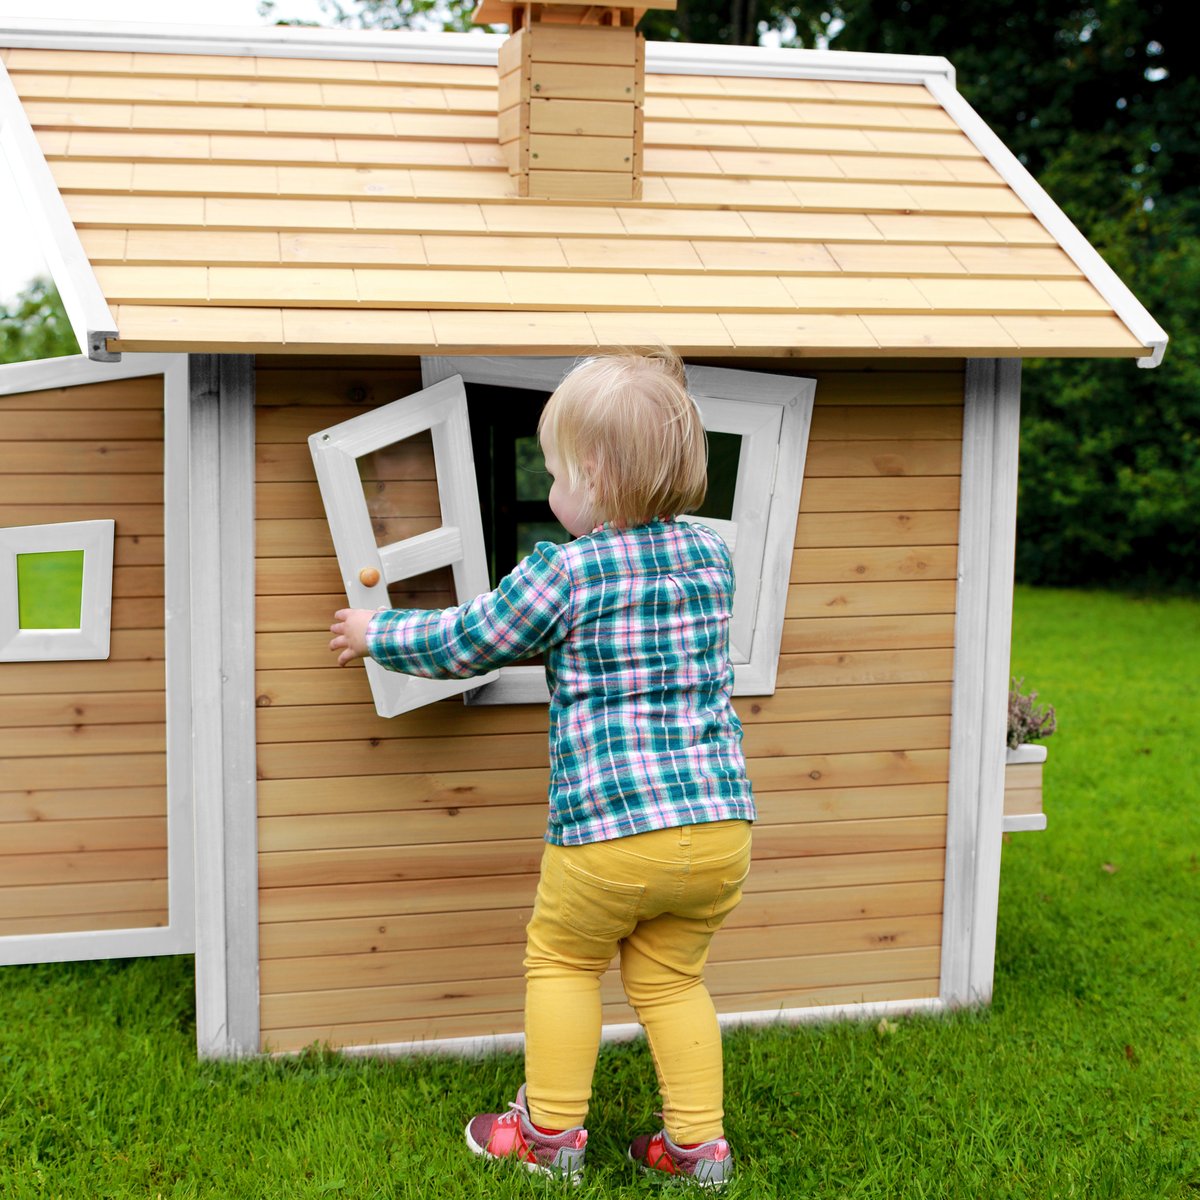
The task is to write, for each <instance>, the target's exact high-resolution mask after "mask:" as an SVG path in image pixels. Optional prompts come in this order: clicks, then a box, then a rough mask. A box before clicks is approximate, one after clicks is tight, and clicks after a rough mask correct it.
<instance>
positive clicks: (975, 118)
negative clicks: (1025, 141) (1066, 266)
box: [925, 76, 1167, 367]
mask: <svg viewBox="0 0 1200 1200" xmlns="http://www.w3.org/2000/svg"><path fill="white" fill-rule="evenodd" d="M925 86H926V87H927V88H929V90H930V92H931V93H932V94H933V95H934V96H935V97H936V98H937V99H938V101H940V103H941V105H942V107H943V108H944V109H945V110H946V112H948V113H949V114H950V116H952V117H953V118H954V120H955V122H956V123H957V124H958V126H959V128H960V129H961V130H962V131H963V133H965V134H966V135H967V137H969V138H970V139H971V141H972V143H973V144H974V145H975V147H976V149H978V150H979V151H980V152H981V153H982V154H983V156H984V157H985V158H986V159H987V160H988V162H990V163H991V164H992V166H993V167H995V168H996V170H997V171H999V172H1000V175H1001V177H1002V178H1003V179H1004V182H1005V183H1007V184H1008V185H1009V187H1011V188H1012V190H1013V191H1014V192H1016V194H1017V195H1018V196H1019V197H1020V198H1021V200H1022V202H1023V203H1024V204H1025V205H1026V207H1027V208H1028V209H1029V211H1030V212H1031V213H1033V215H1034V216H1035V217H1037V219H1038V220H1039V221H1041V223H1042V224H1043V225H1044V226H1045V227H1046V229H1047V231H1048V232H1049V233H1050V234H1051V235H1052V236H1053V237H1054V239H1055V241H1057V242H1058V244H1059V245H1060V246H1061V247H1062V248H1063V250H1065V251H1066V253H1067V254H1068V255H1069V256H1070V258H1071V260H1072V261H1073V262H1074V263H1075V265H1076V266H1077V267H1078V268H1079V269H1080V270H1081V271H1082V272H1083V273H1084V274H1085V275H1086V276H1087V278H1088V281H1089V282H1090V283H1091V284H1092V286H1093V287H1094V288H1095V289H1096V290H1097V291H1098V292H1099V293H1100V295H1101V296H1103V297H1104V299H1105V300H1106V301H1107V302H1108V303H1109V304H1110V305H1111V306H1112V309H1113V311H1114V312H1115V313H1116V314H1117V316H1118V317H1119V318H1120V319H1121V320H1122V321H1123V322H1124V323H1125V325H1126V327H1127V328H1128V329H1129V332H1130V333H1132V334H1133V336H1134V337H1135V338H1137V340H1138V341H1139V342H1141V343H1142V345H1143V346H1149V347H1150V348H1151V349H1152V350H1153V353H1152V354H1151V355H1149V356H1148V357H1145V358H1139V359H1138V360H1137V365H1138V366H1139V367H1157V366H1158V364H1159V363H1160V362H1162V359H1163V353H1164V351H1165V350H1166V348H1167V334H1166V331H1165V330H1164V329H1163V327H1162V326H1161V325H1160V324H1159V323H1158V322H1157V321H1156V320H1155V319H1154V318H1153V317H1152V316H1151V315H1150V314H1149V312H1147V311H1146V308H1145V307H1144V306H1143V305H1142V303H1141V301H1140V300H1138V298H1137V297H1136V296H1135V295H1134V294H1133V293H1132V292H1131V291H1130V290H1129V289H1128V288H1127V287H1126V286H1125V284H1123V283H1122V282H1121V280H1120V279H1118V278H1117V273H1116V272H1115V271H1114V270H1113V269H1112V267H1110V266H1109V265H1108V263H1106V262H1105V261H1104V259H1103V258H1101V257H1100V252H1099V251H1098V250H1097V249H1096V248H1095V247H1094V246H1093V245H1092V244H1091V242H1089V241H1088V240H1087V238H1085V237H1084V236H1083V234H1082V233H1080V232H1079V230H1078V229H1076V227H1075V225H1074V224H1073V223H1072V221H1071V219H1070V217H1068V216H1067V214H1066V213H1065V212H1063V210H1062V209H1061V208H1059V207H1058V205H1057V204H1055V203H1054V201H1053V200H1052V199H1051V198H1050V196H1049V194H1048V193H1047V192H1046V190H1045V189H1044V188H1043V187H1042V185H1041V184H1040V183H1038V181H1037V180H1036V179H1034V177H1033V176H1032V175H1031V174H1030V173H1029V171H1028V169H1027V168H1026V167H1025V165H1024V164H1023V163H1022V162H1021V160H1020V159H1019V158H1017V156H1016V155H1015V154H1014V153H1013V152H1012V151H1011V150H1010V149H1009V148H1008V147H1007V146H1006V145H1005V144H1004V143H1003V142H1002V141H1001V140H1000V139H999V138H998V137H997V136H996V135H995V134H994V133H993V132H992V131H991V129H989V128H988V125H987V123H986V122H985V121H984V120H983V118H982V117H981V116H980V115H979V114H978V113H977V112H976V111H975V110H974V109H973V108H972V107H971V106H970V104H968V103H967V101H966V99H965V98H964V97H963V95H962V94H961V93H960V92H959V91H957V90H956V89H955V87H954V85H953V84H951V83H949V82H947V81H946V80H943V79H938V78H936V77H933V76H931V77H930V78H929V79H928V80H926V84H925Z"/></svg>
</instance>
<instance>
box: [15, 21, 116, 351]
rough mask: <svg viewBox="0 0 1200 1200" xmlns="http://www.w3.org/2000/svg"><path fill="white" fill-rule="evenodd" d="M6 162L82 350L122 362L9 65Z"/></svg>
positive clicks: (101, 299) (108, 315)
mask: <svg viewBox="0 0 1200 1200" xmlns="http://www.w3.org/2000/svg"><path fill="white" fill-rule="evenodd" d="M0 40H2V39H0ZM0 160H3V161H4V162H5V163H7V166H8V169H9V172H10V173H11V174H12V177H13V183H14V186H15V189H16V194H17V196H18V198H19V199H20V200H21V203H22V205H23V207H24V209H25V215H26V218H27V220H28V222H29V226H30V229H31V230H32V233H33V240H34V241H35V242H37V245H38V248H39V249H40V250H41V252H42V255H43V257H44V258H45V260H46V265H47V266H48V267H49V268H50V274H51V276H52V277H53V279H54V282H55V284H56V285H57V286H58V291H59V295H60V296H62V301H63V307H64V308H65V309H66V310H67V319H68V320H69V321H70V322H71V328H72V330H73V331H74V333H75V340H76V341H77V342H78V343H79V348H80V349H81V350H82V351H83V352H84V354H86V355H87V356H88V357H89V358H91V359H95V360H96V361H97V362H116V361H118V360H119V359H120V355H119V354H114V353H113V352H112V351H110V350H109V349H108V339H109V338H110V337H116V336H117V326H116V322H115V321H114V320H113V316H112V313H111V312H110V311H109V308H108V302H107V301H106V300H105V299H104V293H103V292H102V291H101V290H100V285H99V283H97V281H96V275H95V272H94V271H93V270H92V264H91V263H90V262H89V261H88V257H87V255H86V254H85V253H84V250H83V246H82V244H81V243H80V241H79V234H78V233H76V232H75V224H74V222H73V221H72V220H71V217H70V214H69V213H68V212H67V206H66V205H65V204H64V203H63V198H62V196H61V195H60V194H59V190H58V184H56V183H55V182H54V176H53V175H52V174H51V172H50V168H49V166H48V165H47V163H46V156H45V155H44V154H43V153H42V148H41V146H39V145H38V141H37V138H36V137H35V136H34V132H33V128H32V127H31V126H30V124H29V118H28V117H27V116H26V115H25V109H24V108H23V107H22V105H21V100H20V97H19V96H18V95H17V92H16V89H15V88H14V87H13V85H12V80H11V79H10V78H9V76H8V71H7V70H6V69H5V66H4V64H3V63H0ZM0 165H2V164H0ZM2 174H3V172H2V170H0V175H2Z"/></svg>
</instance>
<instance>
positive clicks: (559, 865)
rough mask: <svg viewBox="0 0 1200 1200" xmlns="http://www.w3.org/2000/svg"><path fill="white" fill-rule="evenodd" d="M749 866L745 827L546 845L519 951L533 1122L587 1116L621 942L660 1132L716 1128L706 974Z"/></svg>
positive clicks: (718, 1081) (703, 1137)
mask: <svg viewBox="0 0 1200 1200" xmlns="http://www.w3.org/2000/svg"><path fill="white" fill-rule="evenodd" d="M749 869H750V823H749V822H748V821H713V822H711V823H708V824H702V825H684V826H681V827H679V828H675V829H660V830H655V831H653V832H651V833H640V834H636V835H635V836H633V837H624V838H615V839H613V840H612V841H606V842H593V843H591V844H589V845H586V846H552V845H549V844H547V846H546V849H545V853H544V854H543V856H542V870H541V879H540V880H539V882H538V890H537V899H536V901H535V902H534V909H533V917H532V918H531V919H530V922H529V927H528V929H527V930H526V933H527V936H528V942H527V945H526V952H525V979H526V990H525V1083H526V1092H525V1095H526V1101H527V1103H528V1105H529V1113H530V1116H531V1117H532V1119H533V1122H534V1124H535V1125H540V1126H542V1127H543V1128H546V1129H569V1128H571V1127H572V1126H575V1125H582V1124H584V1121H585V1118H586V1117H587V1109H588V1101H589V1100H590V1098H591V1092H592V1073H593V1071H594V1070H595V1067H596V1056H597V1053H598V1052H599V1048H600V1024H601V1021H600V976H601V975H602V974H603V973H604V971H605V970H606V969H607V968H608V965H609V963H610V962H611V961H612V959H613V955H614V954H616V953H617V951H618V949H619V950H620V954H621V981H622V983H623V984H624V985H625V994H626V996H628V998H629V1003H630V1004H631V1005H632V1006H633V1008H634V1011H635V1012H636V1013H637V1015H638V1020H639V1021H640V1022H641V1023H642V1025H643V1027H644V1028H645V1030H646V1038H647V1040H648V1041H649V1043H650V1053H651V1055H652V1057H653V1059H654V1066H655V1070H656V1071H657V1073H658V1084H659V1088H660V1090H661V1093H662V1104H663V1121H664V1124H665V1125H666V1128H667V1133H669V1134H670V1136H671V1137H672V1138H673V1139H674V1140H675V1141H676V1142H683V1143H693V1142H705V1141H708V1140H709V1139H710V1138H716V1137H721V1136H722V1135H723V1132H724V1131H723V1127H722V1119H723V1117H724V1110H723V1093H724V1088H723V1080H722V1064H721V1032H720V1029H719V1027H718V1025H717V1016H716V1012H715V1011H714V1009H713V1003H712V999H711V998H710V996H709V994H708V990H707V989H706V988H705V986H704V979H703V971H704V963H705V960H706V959H707V958H708V945H709V942H710V941H711V939H712V935H713V934H714V933H715V932H716V930H717V929H718V927H719V926H720V925H721V922H722V921H724V920H725V918H726V917H727V916H728V915H729V913H730V912H732V911H733V909H734V907H735V906H736V905H737V903H738V901H739V900H740V899H741V896H742V883H743V881H744V880H745V878H746V874H747V872H748V871H749Z"/></svg>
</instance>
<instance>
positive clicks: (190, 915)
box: [0, 354, 196, 965]
mask: <svg viewBox="0 0 1200 1200" xmlns="http://www.w3.org/2000/svg"><path fill="white" fill-rule="evenodd" d="M159 374H161V375H162V376H163V393H164V395H163V402H164V417H165V431H164V481H163V508H164V512H163V520H164V526H165V532H166V534H167V537H166V547H165V552H166V568H165V583H166V655H167V662H166V667H167V924H166V925H163V926H155V927H146V928H137V929H104V930H81V931H78V932H72V933H50V934H17V935H13V936H10V937H4V938H0V965H10V964H16V963H41V962H77V961H83V960H92V959H101V958H140V957H146V956H149V955H158V954H190V953H191V952H192V951H193V950H194V949H195V945H196V926H195V887H194V883H193V867H192V795H191V765H190V764H191V728H190V713H191V697H190V696H189V695H188V694H187V689H186V679H187V670H188V655H189V645H188V640H189V639H188V628H187V607H186V602H185V601H186V595H187V589H188V559H187V546H186V542H184V543H183V544H182V545H180V543H179V541H178V540H177V531H178V527H179V524H180V522H181V521H182V522H183V523H184V524H185V525H186V521H187V510H188V496H187V474H186V471H184V472H183V473H182V474H181V473H180V471H179V470H178V467H179V465H180V455H181V453H182V454H186V442H185V443H184V444H183V445H182V446H181V444H180V440H179V438H180V433H181V423H182V424H184V425H186V421H187V359H186V356H185V355H182V354H170V355H168V354H128V355H126V356H125V358H124V360H123V361H122V362H120V363H95V362H90V361H89V360H88V359H86V358H84V357H83V356H82V355H78V356H72V357H69V358H50V359H42V360H41V361H38V362H30V363H10V364H4V365H0V395H11V394H14V393H17V392H23V391H37V390H39V389H48V388H59V387H71V386H75V385H79V384H86V383H93V382H101V381H104V380H110V379H135V378H138V377H141V376H145V375H159ZM182 432H183V433H184V434H186V429H183V430H182ZM184 465H186V460H185V463H184ZM181 597H183V598H184V599H183V600H181ZM181 679H182V682H181Z"/></svg>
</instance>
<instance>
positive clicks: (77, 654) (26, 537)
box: [0, 521, 116, 662]
mask: <svg viewBox="0 0 1200 1200" xmlns="http://www.w3.org/2000/svg"><path fill="white" fill-rule="evenodd" d="M115 526H116V523H115V522H114V521H62V522H59V523H57V524H54V525H12V526H9V527H8V528H5V529H0V662H60V661H62V660H64V659H85V658H107V657H108V644H109V633H110V630H111V628H112V579H113V531H114V529H115ZM64 550H67V551H70V550H81V551H83V579H82V581H81V593H82V594H81V596H80V606H79V625H78V627H76V628H74V629H37V628H30V629H23V628H22V627H21V620H20V594H19V588H18V587H17V559H18V557H19V556H20V555H22V554H51V553H54V552H56V551H64Z"/></svg>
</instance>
